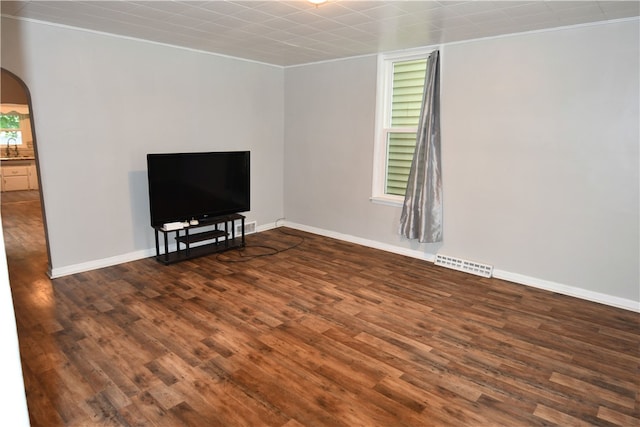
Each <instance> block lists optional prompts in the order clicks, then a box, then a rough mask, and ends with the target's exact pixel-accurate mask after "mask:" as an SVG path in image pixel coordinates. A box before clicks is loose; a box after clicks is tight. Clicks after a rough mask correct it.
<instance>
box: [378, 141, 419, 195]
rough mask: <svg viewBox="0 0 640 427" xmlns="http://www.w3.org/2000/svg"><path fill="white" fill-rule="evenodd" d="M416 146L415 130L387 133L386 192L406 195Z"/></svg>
mask: <svg viewBox="0 0 640 427" xmlns="http://www.w3.org/2000/svg"><path fill="white" fill-rule="evenodd" d="M415 147H416V133H415V132H402V133H401V132H389V133H388V134H387V179H386V188H385V193H386V194H393V195H396V196H404V193H405V192H406V189H407V180H408V179H409V170H410V169H411V161H412V160H413V152H414V150H415Z"/></svg>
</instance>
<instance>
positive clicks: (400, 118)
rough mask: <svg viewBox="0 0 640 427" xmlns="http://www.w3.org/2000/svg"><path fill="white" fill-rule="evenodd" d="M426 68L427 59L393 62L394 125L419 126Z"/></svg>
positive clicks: (392, 112) (392, 113) (392, 114)
mask: <svg viewBox="0 0 640 427" xmlns="http://www.w3.org/2000/svg"><path fill="white" fill-rule="evenodd" d="M426 70H427V60H426V59H419V60H415V61H403V62H395V63H394V64H393V94H392V100H391V102H392V106H391V126H392V127H417V126H418V122H419V120H420V107H421V106H422V93H423V89H424V76H425V74H426Z"/></svg>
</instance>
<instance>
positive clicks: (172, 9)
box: [0, 0, 640, 66]
mask: <svg viewBox="0 0 640 427" xmlns="http://www.w3.org/2000/svg"><path fill="white" fill-rule="evenodd" d="M0 8H1V12H2V14H3V15H4V16H13V17H19V18H27V19H33V20H38V21H46V22H51V23H56V24H63V25H68V26H72V27H78V28H84V29H89V30H94V31H99V32H105V33H111V34H117V35H121V36H127V37H134V38H138V39H145V40H150V41H154V42H159V43H165V44H170V45H175V46H182V47H186V48H191V49H197V50H202V51H207V52H213V53H218V54H223V55H229V56H233V57H238V58H244V59H248V60H253V61H259V62H265V63H269V64H275V65H280V66H290V65H297V64H304V63H310V62H317V61H326V60H332V59H337V58H344V57H349V56H358V55H366V54H372V53H377V52H386V51H394V50H401V49H408V48H413V47H419V46H429V45H434V44H439V43H446V42H454V41H461V40H469V39H476V38H482V37H490V36H496V35H502V34H511V33H518V32H523V31H532V30H541V29H547V28H554V27H561V26H567V25H575V24H584V23H590V22H596V21H605V20H613V19H621V18H629V17H633V16H638V15H639V14H640V2H638V1H347V0H329V1H328V2H327V3H325V4H323V5H320V6H317V7H316V6H314V5H312V4H310V3H308V2H307V1H304V0H298V1H221V0H219V1H5V0H3V1H2V2H1V3H0Z"/></svg>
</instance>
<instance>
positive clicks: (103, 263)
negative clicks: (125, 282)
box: [47, 222, 277, 279]
mask: <svg viewBox="0 0 640 427" xmlns="http://www.w3.org/2000/svg"><path fill="white" fill-rule="evenodd" d="M276 227H277V225H276V223H275V222H273V223H270V224H263V225H261V226H259V227H257V228H256V232H258V233H259V232H261V231H267V230H271V229H273V228H276ZM175 249H176V244H175V243H172V244H170V245H169V251H170V252H171V251H174V250H175ZM155 255H156V250H155V248H149V249H143V250H140V251H135V252H129V253H126V254H122V255H117V256H114V257H110V258H103V259H96V260H93V261H87V262H82V263H80V264H73V265H68V266H66V267H58V268H52V269H50V270H49V271H48V272H47V275H48V276H49V278H50V279H57V278H60V277H64V276H69V275H71V274H76V273H84V272H85V271H91V270H97V269H99V268H105V267H111V266H112V265H118V264H124V263H125V262H131V261H137V260H140V259H144V258H149V257H152V256H155Z"/></svg>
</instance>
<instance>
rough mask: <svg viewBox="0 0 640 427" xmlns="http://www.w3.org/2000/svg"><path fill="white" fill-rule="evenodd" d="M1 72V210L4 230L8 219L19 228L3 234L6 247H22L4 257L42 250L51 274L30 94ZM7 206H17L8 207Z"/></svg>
mask: <svg viewBox="0 0 640 427" xmlns="http://www.w3.org/2000/svg"><path fill="white" fill-rule="evenodd" d="M0 71H1V81H0V85H1V88H2V91H0V113H1V115H0V120H1V122H0V125H1V126H0V128H1V130H0V142H1V143H0V159H1V160H0V174H1V175H2V182H1V184H2V187H1V190H2V192H0V202H1V203H0V206H1V209H2V211H3V226H4V222H5V219H7V220H9V218H6V217H9V216H11V221H13V222H12V223H11V225H13V226H16V225H19V226H20V227H17V228H15V230H16V231H15V232H14V233H13V235H8V233H7V232H5V243H10V242H7V240H8V239H10V238H15V239H16V240H20V241H21V242H22V244H23V247H21V248H20V249H19V253H18V251H14V252H13V253H12V250H11V246H7V247H6V249H7V257H8V258H9V259H10V258H11V257H12V256H13V257H14V258H18V259H19V258H21V257H29V252H30V251H32V250H33V251H36V252H37V251H40V252H41V251H42V248H44V249H45V250H46V262H47V265H46V271H47V272H50V271H51V253H50V250H49V241H48V238H47V235H48V234H47V226H46V215H45V204H44V198H43V197H42V195H43V192H42V179H41V174H40V167H39V157H38V147H37V141H36V130H35V120H34V115H33V107H32V103H31V93H30V92H29V88H28V87H27V85H26V84H25V83H24V82H23V81H22V79H20V78H19V77H18V76H16V75H15V74H13V73H12V72H10V71H8V70H6V69H4V68H1V69H0ZM28 202H32V203H31V204H29V203H28ZM9 203H19V204H20V205H17V204H16V205H11V207H9V205H8V204H9ZM5 213H6V214H7V215H5ZM9 214H11V215H9ZM21 215H24V221H22V223H20V221H21V220H20V216H21ZM5 231H6V230H5ZM16 234H21V236H16ZM27 240H28V242H27V243H26V244H25V242H26V241H27ZM34 248H35V249H34Z"/></svg>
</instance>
